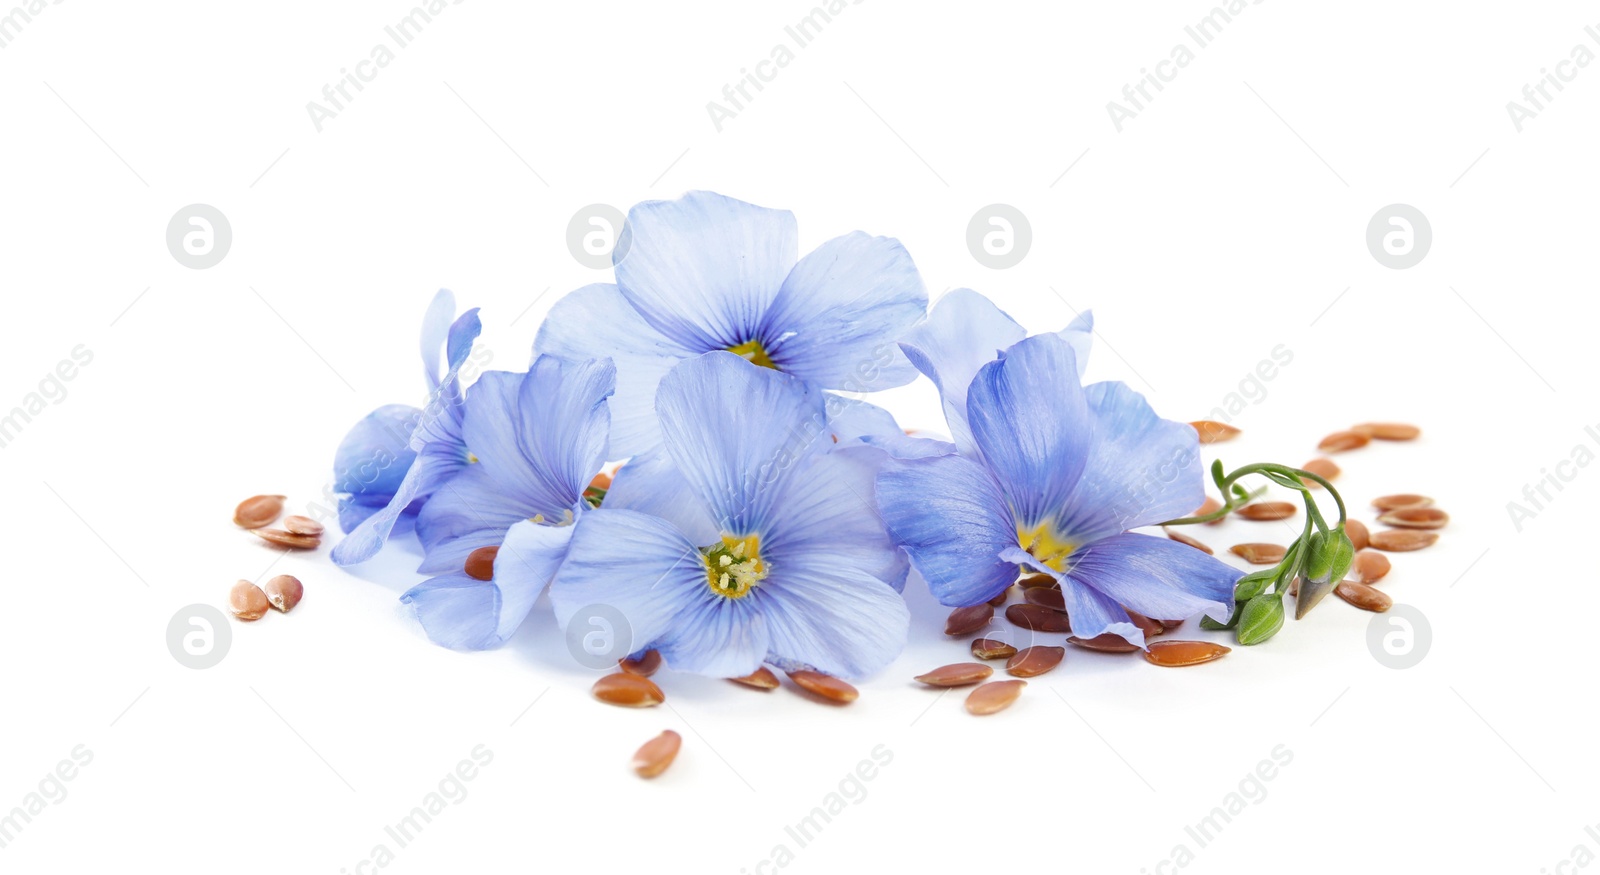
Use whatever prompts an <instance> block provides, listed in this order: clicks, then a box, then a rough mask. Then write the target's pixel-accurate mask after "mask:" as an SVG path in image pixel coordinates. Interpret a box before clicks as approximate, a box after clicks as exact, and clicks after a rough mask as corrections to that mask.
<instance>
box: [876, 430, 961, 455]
mask: <svg viewBox="0 0 1600 875" xmlns="http://www.w3.org/2000/svg"><path fill="white" fill-rule="evenodd" d="M861 442H862V443H864V444H866V445H867V446H869V447H876V448H878V449H880V450H883V451H884V452H885V453H887V454H888V455H889V458H891V459H926V458H930V457H932V456H949V455H952V454H954V453H955V452H957V450H956V445H955V444H953V443H950V442H949V441H941V440H938V439H936V438H925V437H917V436H915V435H909V434H904V433H902V434H879V435H868V436H866V437H863V438H862V439H861Z"/></svg>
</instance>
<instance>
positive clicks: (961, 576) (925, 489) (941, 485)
mask: <svg viewBox="0 0 1600 875" xmlns="http://www.w3.org/2000/svg"><path fill="white" fill-rule="evenodd" d="M878 504H879V507H880V509H881V510H882V513H883V519H884V521H885V522H886V523H887V524H888V528H889V533H890V535H891V536H892V537H893V538H894V541H895V542H896V543H898V544H900V545H901V546H903V547H904V548H905V550H906V552H907V553H909V554H910V555H911V564H912V565H913V566H914V567H915V568H916V569H917V571H918V572H919V573H921V574H922V576H923V578H924V579H926V580H927V581H928V589H929V590H930V591H931V592H932V593H933V595H934V597H935V598H937V599H938V600H939V603H940V604H944V605H949V606H952V607H961V606H966V605H975V604H979V603H980V602H985V601H988V600H989V599H991V598H994V597H995V596H996V595H998V594H999V593H1000V592H1001V591H1003V590H1004V589H1005V588H1006V587H1008V586H1010V585H1011V584H1013V583H1015V582H1016V579H1017V566H1016V564H1014V563H1012V562H1006V561H1004V560H1002V559H1001V558H1000V552H1001V551H1002V550H1004V549H1006V548H1007V547H1015V546H1017V530H1016V527H1015V525H1013V523H1012V520H1011V515H1010V514H1009V513H1008V512H1007V511H1006V506H1005V497H1004V496H1003V495H1002V493H1001V491H1000V486H999V484H997V483H995V481H994V478H993V477H992V476H990V474H989V472H988V471H985V470H984V469H983V467H982V466H981V465H979V464H978V463H976V462H974V461H972V460H971V459H968V458H965V457H963V456H955V455H950V456H934V457H930V458H926V459H920V460H916V461H908V462H903V463H900V464H897V465H892V466H890V467H888V468H886V469H885V470H884V472H883V473H882V474H879V475H878Z"/></svg>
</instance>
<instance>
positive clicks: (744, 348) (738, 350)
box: [728, 340, 778, 371]
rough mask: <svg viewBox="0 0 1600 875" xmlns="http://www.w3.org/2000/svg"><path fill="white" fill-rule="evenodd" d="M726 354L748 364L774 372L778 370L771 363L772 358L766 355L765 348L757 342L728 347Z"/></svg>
mask: <svg viewBox="0 0 1600 875" xmlns="http://www.w3.org/2000/svg"><path fill="white" fill-rule="evenodd" d="M728 352H731V353H733V354H734V355H736V356H738V357H740V358H742V359H744V360H745V361H747V362H749V363H750V364H753V365H760V366H761V367H763V368H771V369H773V370H774V371H776V370H778V366H777V365H775V364H773V363H772V357H771V356H768V355H767V348H766V347H764V346H762V345H761V341H759V340H748V341H745V342H744V343H741V344H739V345H738V346H730V347H728Z"/></svg>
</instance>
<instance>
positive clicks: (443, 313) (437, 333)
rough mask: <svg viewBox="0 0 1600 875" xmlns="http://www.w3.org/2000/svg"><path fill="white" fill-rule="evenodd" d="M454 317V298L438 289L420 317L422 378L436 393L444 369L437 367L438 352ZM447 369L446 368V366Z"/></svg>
mask: <svg viewBox="0 0 1600 875" xmlns="http://www.w3.org/2000/svg"><path fill="white" fill-rule="evenodd" d="M455 315H456V296H455V295H454V294H453V293H452V292H451V291H450V290H449V289H440V290H439V292H438V294H436V295H434V296H433V300H432V301H430V302H429V303H428V309H427V312H425V313H424V314H423V315H422V340H421V349H422V376H423V379H425V380H427V381H428V388H429V390H430V391H438V389H439V381H440V380H441V379H443V371H444V368H440V367H439V352H440V350H441V349H442V348H443V347H444V345H445V339H446V337H447V336H448V335H449V333H450V322H451V320H452V319H454V318H455ZM446 367H448V366H446Z"/></svg>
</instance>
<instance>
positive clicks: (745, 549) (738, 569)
mask: <svg viewBox="0 0 1600 875" xmlns="http://www.w3.org/2000/svg"><path fill="white" fill-rule="evenodd" d="M700 552H701V553H704V554H705V562H706V583H707V584H708V585H709V586H710V587H711V591H712V592H714V593H716V594H717V595H720V596H724V597H726V598H730V599H737V598H744V597H745V596H746V595H748V594H749V593H750V590H752V589H754V588H755V586H756V584H758V583H760V582H761V581H763V580H765V579H766V577H767V564H766V563H765V562H762V561H761V536H760V535H745V536H744V537H739V536H738V535H723V536H722V543H720V544H713V545H711V546H710V547H703V548H701V551H700Z"/></svg>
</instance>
